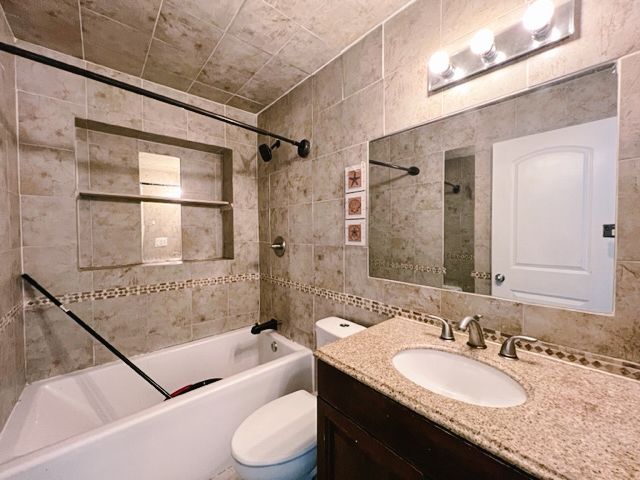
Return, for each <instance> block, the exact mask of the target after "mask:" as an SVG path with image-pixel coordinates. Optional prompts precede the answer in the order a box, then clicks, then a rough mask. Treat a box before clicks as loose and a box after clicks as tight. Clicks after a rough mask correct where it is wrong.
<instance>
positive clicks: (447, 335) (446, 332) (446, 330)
mask: <svg viewBox="0 0 640 480" xmlns="http://www.w3.org/2000/svg"><path fill="white" fill-rule="evenodd" d="M427 317H429V318H431V319H432V320H438V321H439V322H440V323H441V324H442V330H441V331H440V339H441V340H448V341H451V342H453V341H455V339H456V338H455V337H454V336H453V329H452V328H451V324H450V323H449V322H448V321H446V320H445V319H444V318H442V317H438V316H437V315H427Z"/></svg>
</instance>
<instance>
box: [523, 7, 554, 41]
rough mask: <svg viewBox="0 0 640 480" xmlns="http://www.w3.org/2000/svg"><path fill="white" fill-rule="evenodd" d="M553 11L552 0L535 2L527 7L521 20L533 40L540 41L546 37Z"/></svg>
mask: <svg viewBox="0 0 640 480" xmlns="http://www.w3.org/2000/svg"><path fill="white" fill-rule="evenodd" d="M554 10H555V5H554V4H553V0H536V1H535V2H533V3H532V4H531V5H529V7H528V8H527V11H526V12H525V13H524V17H523V18H522V24H523V25H524V28H525V29H527V30H528V31H529V32H531V34H532V35H533V38H535V39H536V40H540V39H542V38H544V37H545V36H546V35H547V33H548V32H549V26H550V25H551V19H552V18H553V12H554Z"/></svg>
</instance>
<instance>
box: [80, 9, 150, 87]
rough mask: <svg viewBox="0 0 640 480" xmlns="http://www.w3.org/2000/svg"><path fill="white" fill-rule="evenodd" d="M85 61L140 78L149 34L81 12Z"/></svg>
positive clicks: (98, 15)
mask: <svg viewBox="0 0 640 480" xmlns="http://www.w3.org/2000/svg"><path fill="white" fill-rule="evenodd" d="M82 35H83V38H84V54H85V59H86V60H89V61H90V62H94V63H98V64H100V65H104V66H105V67H109V68H113V69H115V70H120V71H121V72H125V73H130V74H132V75H140V73H141V72H142V66H143V65H144V60H145V57H146V54H147V48H148V47H149V41H150V34H149V33H145V32H141V31H139V30H134V29H133V28H131V27H128V26H127V25H125V24H123V23H120V22H117V21H115V20H112V19H110V18H108V17H105V16H103V15H100V14H97V13H95V12H93V11H91V10H87V9H86V8H83V9H82Z"/></svg>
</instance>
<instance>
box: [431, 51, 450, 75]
mask: <svg viewBox="0 0 640 480" xmlns="http://www.w3.org/2000/svg"><path fill="white" fill-rule="evenodd" d="M429 71H430V72H431V73H433V74H434V75H440V76H441V77H449V76H451V75H452V74H453V66H452V65H451V61H450V60H449V54H448V53H447V52H445V51H444V50H440V51H438V52H436V53H434V54H433V55H431V58H430V59H429Z"/></svg>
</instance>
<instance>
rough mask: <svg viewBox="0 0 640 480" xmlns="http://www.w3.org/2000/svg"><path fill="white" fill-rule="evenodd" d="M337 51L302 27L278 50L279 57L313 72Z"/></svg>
mask: <svg viewBox="0 0 640 480" xmlns="http://www.w3.org/2000/svg"><path fill="white" fill-rule="evenodd" d="M337 53H338V51H337V50H336V49H335V48H331V47H329V45H327V44H326V43H325V42H324V41H323V40H320V39H319V38H318V37H316V36H315V35H314V34H313V33H311V32H309V31H308V30H306V29H304V28H301V29H299V30H298V31H297V32H296V33H294V34H293V37H291V39H290V40H289V41H288V42H287V44H286V45H285V46H284V47H283V48H282V50H280V52H278V57H279V58H280V59H281V60H282V61H284V62H285V63H288V64H289V65H293V66H294V67H297V68H299V69H300V70H302V71H303V72H305V73H313V72H315V71H316V70H317V69H318V68H320V67H321V66H322V65H324V64H325V63H327V62H328V61H329V60H331V59H332V58H333V57H335V56H336V54H337Z"/></svg>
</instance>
